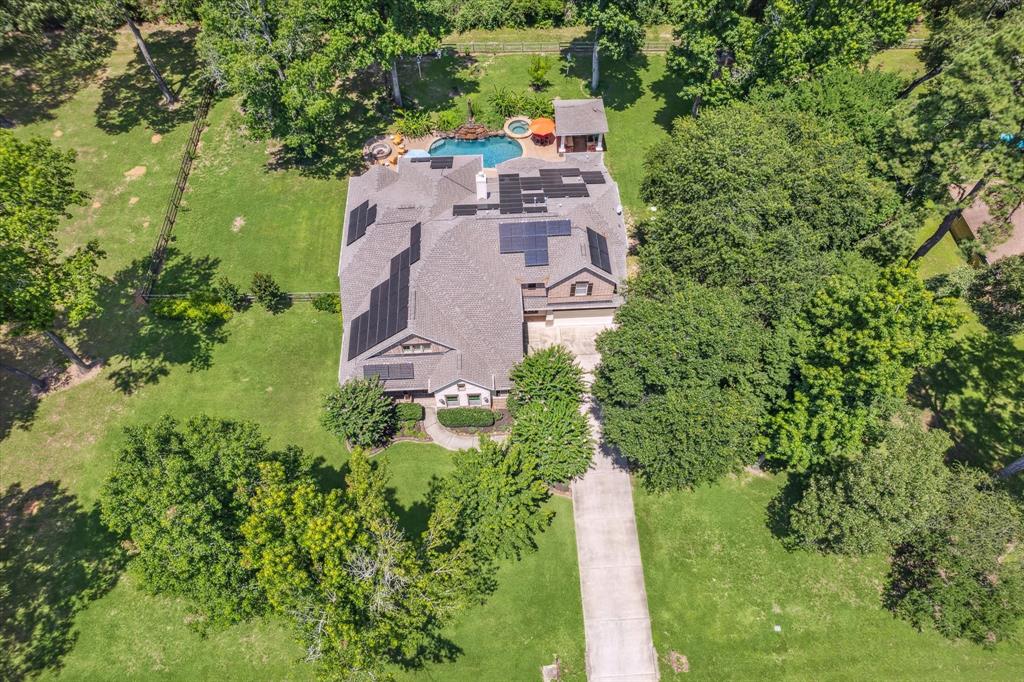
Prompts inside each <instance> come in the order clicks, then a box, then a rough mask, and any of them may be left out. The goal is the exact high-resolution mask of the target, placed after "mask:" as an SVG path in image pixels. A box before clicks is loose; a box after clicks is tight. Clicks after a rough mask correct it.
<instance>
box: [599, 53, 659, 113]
mask: <svg viewBox="0 0 1024 682" xmlns="http://www.w3.org/2000/svg"><path fill="white" fill-rule="evenodd" d="M649 64H650V60H648V59H647V55H646V54H644V53H643V52H640V53H638V54H635V55H633V57H631V58H630V59H625V60H616V61H610V60H602V62H601V82H600V83H599V86H598V87H599V89H600V91H601V92H600V94H601V97H602V98H603V99H604V104H605V106H606V107H608V108H609V109H613V110H615V111H622V110H624V109H628V108H629V107H631V106H633V105H634V104H636V101H637V100H638V99H640V97H641V96H643V94H644V88H643V82H642V80H641V78H640V74H641V73H642V72H643V71H645V70H646V69H647V67H648V65H649Z"/></svg>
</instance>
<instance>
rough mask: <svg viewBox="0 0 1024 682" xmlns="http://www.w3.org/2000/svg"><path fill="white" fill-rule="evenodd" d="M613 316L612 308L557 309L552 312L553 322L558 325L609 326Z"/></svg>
mask: <svg viewBox="0 0 1024 682" xmlns="http://www.w3.org/2000/svg"><path fill="white" fill-rule="evenodd" d="M614 317H615V310H614V309H613V308H606V309H596V310H558V311H555V313H554V320H553V321H552V322H553V324H556V325H558V326H566V325H572V326H587V327H589V326H592V325H596V326H611V324H612V320H613V318H614Z"/></svg>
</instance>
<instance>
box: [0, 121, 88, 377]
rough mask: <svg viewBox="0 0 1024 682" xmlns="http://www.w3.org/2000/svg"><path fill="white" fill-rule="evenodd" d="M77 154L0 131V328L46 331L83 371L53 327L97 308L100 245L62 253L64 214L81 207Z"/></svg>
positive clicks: (83, 363)
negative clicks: (59, 231)
mask: <svg viewBox="0 0 1024 682" xmlns="http://www.w3.org/2000/svg"><path fill="white" fill-rule="evenodd" d="M74 159H75V154H74V152H73V151H61V150H59V149H57V148H56V147H54V146H53V145H52V144H51V143H50V142H49V141H47V140H44V139H42V138H30V139H29V140H27V141H21V140H18V139H17V138H16V137H14V135H13V134H12V133H10V132H8V131H3V130H0V325H8V329H9V331H10V332H11V333H13V334H16V335H17V334H27V333H33V332H42V333H44V334H45V335H46V336H47V338H49V339H50V340H51V341H52V342H53V343H54V345H56V346H57V348H59V349H60V351H61V352H62V353H64V355H65V356H67V357H68V358H69V359H70V360H71V361H72V362H74V363H75V364H76V365H77V366H78V367H80V368H82V369H86V368H88V364H87V363H86V361H85V360H83V359H82V358H81V357H80V356H79V355H78V354H77V353H76V352H74V351H73V350H72V349H71V348H70V347H69V346H68V345H67V344H66V343H65V342H64V341H63V339H61V337H60V336H58V335H57V332H56V331H55V325H56V324H57V322H58V318H59V317H61V316H63V317H64V318H66V320H67V322H68V323H69V324H70V325H72V326H73V325H76V324H78V323H79V322H81V321H82V320H83V319H85V318H86V317H88V316H89V315H92V314H93V313H95V312H97V311H98V310H99V306H98V305H97V303H96V291H97V288H98V287H99V284H100V281H101V278H100V276H99V274H98V272H97V266H98V263H99V259H100V258H102V257H103V252H102V251H100V249H99V246H98V245H97V244H96V242H89V243H88V244H86V245H85V246H83V247H80V248H78V249H76V250H75V251H73V252H72V253H71V254H70V255H66V256H65V255H64V252H63V250H62V249H61V247H60V245H59V244H58V242H57V227H58V225H59V223H60V220H61V218H65V217H70V214H69V213H68V209H69V208H70V207H71V206H72V205H76V204H82V203H84V201H85V194H84V193H82V192H81V191H79V190H77V189H76V188H75V184H74V173H75V171H74Z"/></svg>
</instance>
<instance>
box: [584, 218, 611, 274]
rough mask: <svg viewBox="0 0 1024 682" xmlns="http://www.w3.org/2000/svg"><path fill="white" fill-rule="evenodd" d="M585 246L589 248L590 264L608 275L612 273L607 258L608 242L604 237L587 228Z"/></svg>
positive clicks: (609, 260) (609, 261)
mask: <svg viewBox="0 0 1024 682" xmlns="http://www.w3.org/2000/svg"><path fill="white" fill-rule="evenodd" d="M587 244H588V246H589V247H590V262H591V263H592V264H593V265H595V266H596V267H599V268H601V269H602V270H604V271H605V272H607V273H608V274H611V272H612V262H611V259H610V258H609V257H608V240H607V239H605V237H604V235H602V234H599V233H597V232H595V231H594V230H592V229H590V228H589V227H588V228H587Z"/></svg>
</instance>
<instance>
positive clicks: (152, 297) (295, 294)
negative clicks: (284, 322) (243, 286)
mask: <svg viewBox="0 0 1024 682" xmlns="http://www.w3.org/2000/svg"><path fill="white" fill-rule="evenodd" d="M337 293H338V292H337V291H286V292H285V293H283V294H281V297H282V298H287V299H288V300H289V301H291V302H292V303H299V302H301V301H312V300H313V299H314V298H316V297H317V296H323V295H324V294H337ZM190 295H191V294H147V295H146V301H147V302H149V301H159V300H174V299H180V298H188V297H189V296H190ZM244 296H245V299H246V300H247V301H248V302H249V303H255V302H256V299H254V298H253V297H252V294H244Z"/></svg>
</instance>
